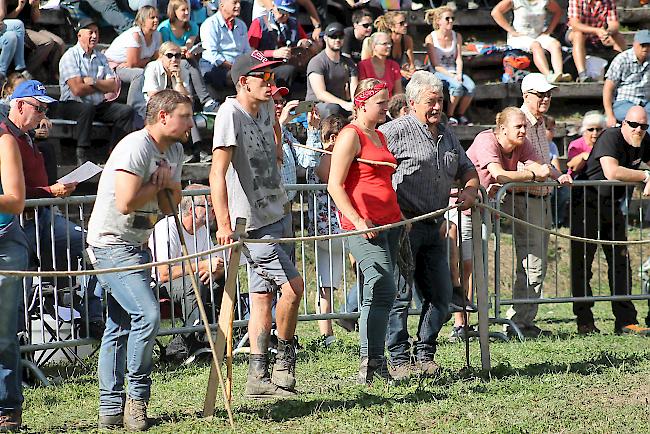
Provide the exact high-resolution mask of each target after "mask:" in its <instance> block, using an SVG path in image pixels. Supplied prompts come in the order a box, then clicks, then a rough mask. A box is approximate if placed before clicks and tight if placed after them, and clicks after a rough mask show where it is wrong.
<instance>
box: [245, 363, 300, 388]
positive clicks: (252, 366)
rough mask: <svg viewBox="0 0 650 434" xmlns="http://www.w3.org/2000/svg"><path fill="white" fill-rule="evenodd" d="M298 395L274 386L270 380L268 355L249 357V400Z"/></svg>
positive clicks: (247, 385)
mask: <svg viewBox="0 0 650 434" xmlns="http://www.w3.org/2000/svg"><path fill="white" fill-rule="evenodd" d="M295 394H296V393H295V392H293V391H291V390H286V389H283V388H281V387H278V385H277V384H273V383H272V382H271V379H270V378H269V360H268V358H267V356H266V354H251V355H250V356H249V357H248V377H247V378H246V391H245V395H246V396H247V397H249V398H256V399H264V398H283V397H290V396H294V395H295Z"/></svg>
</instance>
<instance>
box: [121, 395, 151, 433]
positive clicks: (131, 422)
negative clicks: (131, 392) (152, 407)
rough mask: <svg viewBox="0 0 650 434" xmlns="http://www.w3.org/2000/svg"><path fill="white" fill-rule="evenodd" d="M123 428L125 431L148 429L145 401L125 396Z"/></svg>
mask: <svg viewBox="0 0 650 434" xmlns="http://www.w3.org/2000/svg"><path fill="white" fill-rule="evenodd" d="M124 428H125V429H126V430H127V431H146V430H147V429H149V419H147V401H144V400H140V399H133V398H130V397H127V398H126V405H125V406H124Z"/></svg>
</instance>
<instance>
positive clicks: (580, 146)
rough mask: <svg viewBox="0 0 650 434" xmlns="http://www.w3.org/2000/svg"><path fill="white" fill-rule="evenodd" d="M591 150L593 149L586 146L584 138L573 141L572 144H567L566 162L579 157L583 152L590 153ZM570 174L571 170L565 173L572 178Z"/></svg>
mask: <svg viewBox="0 0 650 434" xmlns="http://www.w3.org/2000/svg"><path fill="white" fill-rule="evenodd" d="M592 149H593V147H592V146H589V145H588V144H587V142H586V141H585V138H584V137H580V138H579V139H575V140H574V141H573V142H571V143H569V149H568V150H567V161H571V159H572V158H573V157H575V156H577V155H580V154H582V153H583V152H588V153H591V150H592ZM572 172H573V171H572V170H571V169H569V170H568V171H567V173H568V174H569V175H572V176H573V173H572Z"/></svg>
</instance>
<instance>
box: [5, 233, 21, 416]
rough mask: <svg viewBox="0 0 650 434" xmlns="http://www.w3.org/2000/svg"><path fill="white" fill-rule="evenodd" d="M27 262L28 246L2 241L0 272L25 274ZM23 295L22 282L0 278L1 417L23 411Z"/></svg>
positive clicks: (15, 278)
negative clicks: (20, 332) (20, 329)
mask: <svg viewBox="0 0 650 434" xmlns="http://www.w3.org/2000/svg"><path fill="white" fill-rule="evenodd" d="M13 224H16V225H17V222H14V223H13ZM14 230H20V229H14ZM27 261H28V254H27V244H26V243H25V242H20V241H18V240H15V239H12V238H10V237H6V238H5V237H3V238H0V270H25V269H27ZM0 272H1V271H0ZM22 293H23V279H21V278H18V277H10V276H5V275H2V274H0V414H3V413H5V412H8V411H12V410H17V409H20V408H21V406H22V403H23V392H22V385H21V383H22V379H21V368H20V347H19V346H18V336H17V332H18V315H20V313H19V309H18V302H19V300H20V299H21V297H22Z"/></svg>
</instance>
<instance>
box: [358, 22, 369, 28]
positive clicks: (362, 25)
mask: <svg viewBox="0 0 650 434" xmlns="http://www.w3.org/2000/svg"><path fill="white" fill-rule="evenodd" d="M358 25H359V26H361V27H363V28H364V29H369V28H371V27H372V23H359V24H358Z"/></svg>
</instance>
